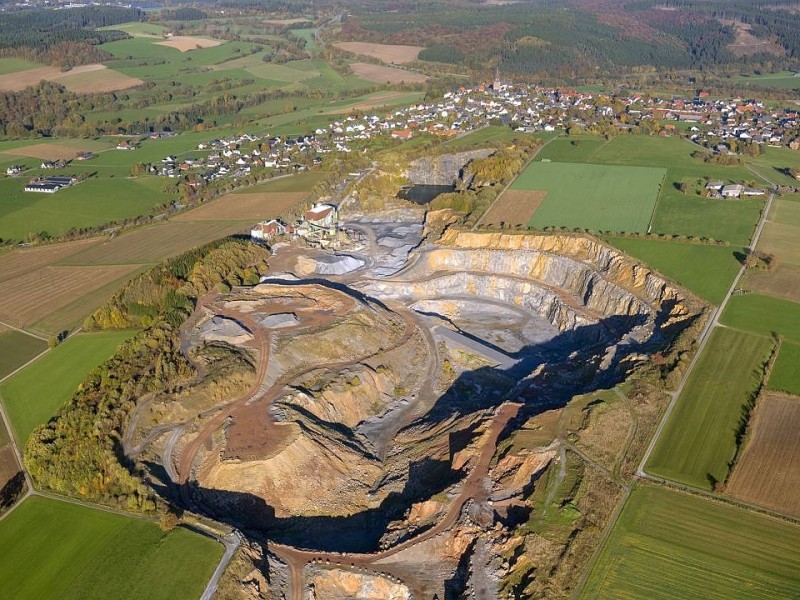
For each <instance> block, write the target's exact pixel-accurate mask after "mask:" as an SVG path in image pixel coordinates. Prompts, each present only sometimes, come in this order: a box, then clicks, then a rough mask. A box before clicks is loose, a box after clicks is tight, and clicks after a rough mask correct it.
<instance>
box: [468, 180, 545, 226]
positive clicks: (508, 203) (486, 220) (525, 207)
mask: <svg viewBox="0 0 800 600" xmlns="http://www.w3.org/2000/svg"><path fill="white" fill-rule="evenodd" d="M545 197H547V192H546V191H542V190H534V191H529V190H511V189H508V190H506V191H505V192H503V194H502V195H501V196H500V197H499V198H498V199H497V200H496V201H495V203H494V204H492V206H491V207H490V208H489V210H488V211H487V212H486V214H485V215H484V216H483V218H482V219H481V223H482V224H483V225H492V226H494V227H499V226H500V224H501V223H503V224H505V226H507V227H513V226H514V225H523V226H524V225H527V224H528V221H530V220H531V217H533V213H535V212H536V209H537V208H539V206H540V205H541V203H542V202H543V201H544V199H545Z"/></svg>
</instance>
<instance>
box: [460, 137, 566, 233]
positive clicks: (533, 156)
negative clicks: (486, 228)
mask: <svg viewBox="0 0 800 600" xmlns="http://www.w3.org/2000/svg"><path fill="white" fill-rule="evenodd" d="M470 133H472V132H470ZM560 137H561V134H560V133H559V134H558V135H554V136H553V137H551V138H550V139H549V140H547V141H546V142H545V143H544V144H542V145H541V146H539V147H538V148H537V149H536V152H534V153H533V154H532V155H531V157H530V158H529V159H528V160H527V162H526V163H525V164H524V165H523V166H522V168H521V169H520V171H519V173H517V175H516V177H514V178H513V179H512V180H511V181H509V182H508V185H506V187H504V188H503V191H502V192H500V193H499V194H497V198H495V199H494V201H493V202H492V203H491V204H490V205H489V206H488V207H487V208H486V210H485V211H483V214H482V215H481V217H480V219H478V220H477V221H475V225H473V226H472V231H475V229H476V228H477V227H478V225H480V224H481V223H482V222H483V218H484V217H485V216H486V215H487V214H489V211H490V210H492V207H493V206H494V205H495V204H497V201H498V200H500V198H502V197H503V194H505V193H506V190H508V188H510V187H511V186H512V185H514V182H515V181H516V180H517V179H519V176H520V175H522V174H523V173H524V172H525V169H527V168H528V166H529V165H530V164H531V163H532V162H533V161H534V159H535V158H536V157H537V156H539V153H540V152H541V151H542V150H544V147H545V146H547V144H549V143H550V142H552V141H553V140H557V139H559V138H560Z"/></svg>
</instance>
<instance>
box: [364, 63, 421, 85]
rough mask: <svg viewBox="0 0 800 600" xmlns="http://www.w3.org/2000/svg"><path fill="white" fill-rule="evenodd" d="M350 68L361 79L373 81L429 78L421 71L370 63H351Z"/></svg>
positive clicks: (393, 81) (402, 81)
mask: <svg viewBox="0 0 800 600" xmlns="http://www.w3.org/2000/svg"><path fill="white" fill-rule="evenodd" d="M350 70H351V71H352V72H353V73H355V74H356V75H358V76H359V77H361V78H362V79H365V80H367V81H372V82H375V83H424V82H426V81H428V79H430V77H428V76H427V75H422V74H421V73H414V72H412V71H406V70H405V69H397V68H395V67H385V66H383V65H373V64H371V63H353V64H351V65H350Z"/></svg>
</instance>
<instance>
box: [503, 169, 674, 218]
mask: <svg viewBox="0 0 800 600" xmlns="http://www.w3.org/2000/svg"><path fill="white" fill-rule="evenodd" d="M664 175H665V171H664V169H657V168H651V167H617V166H604V165H590V164H580V163H558V162H541V161H538V162H534V163H531V164H530V165H528V167H527V168H526V169H525V170H524V171H523V172H522V173H521V174H520V176H519V177H518V178H517V179H516V180H515V181H514V183H513V184H512V185H511V189H513V190H544V191H546V192H547V198H546V199H545V200H544V202H543V203H542V204H541V206H540V207H539V208H538V210H537V211H536V212H535V213H534V215H533V218H532V219H531V221H530V224H531V225H533V226H534V227H538V228H543V227H569V228H573V227H579V228H582V229H592V230H595V231H598V230H599V231H628V232H646V231H647V227H648V224H649V222H650V217H651V216H652V214H653V209H654V207H655V204H656V200H657V199H658V194H659V190H660V186H661V184H662V182H663V180H664Z"/></svg>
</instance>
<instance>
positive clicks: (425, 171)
mask: <svg viewBox="0 0 800 600" xmlns="http://www.w3.org/2000/svg"><path fill="white" fill-rule="evenodd" d="M493 153H494V150H491V149H490V150H471V151H469V152H457V153H454V154H443V155H442V156H436V157H425V158H420V159H419V160H415V161H414V162H412V163H411V164H410V165H409V168H408V173H407V176H408V179H409V181H411V183H413V184H415V185H454V184H455V183H456V181H458V179H459V178H460V177H461V172H462V170H463V169H464V167H465V166H466V165H467V163H469V162H470V161H471V160H475V159H476V158H486V157H487V156H490V155H492V154H493Z"/></svg>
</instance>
